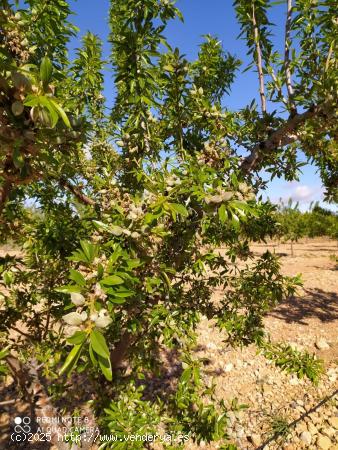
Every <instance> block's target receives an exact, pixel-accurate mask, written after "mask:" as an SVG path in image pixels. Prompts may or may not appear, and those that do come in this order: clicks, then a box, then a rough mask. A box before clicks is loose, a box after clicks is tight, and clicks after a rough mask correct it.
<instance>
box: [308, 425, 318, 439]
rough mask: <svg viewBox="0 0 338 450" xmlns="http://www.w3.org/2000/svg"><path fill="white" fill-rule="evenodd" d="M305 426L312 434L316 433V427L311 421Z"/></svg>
mask: <svg viewBox="0 0 338 450" xmlns="http://www.w3.org/2000/svg"><path fill="white" fill-rule="evenodd" d="M307 428H308V430H309V433H311V434H312V435H313V436H314V435H316V434H318V430H317V428H316V427H315V426H314V425H313V424H312V423H311V422H310V423H308V426H307Z"/></svg>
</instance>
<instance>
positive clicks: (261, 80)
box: [252, 3, 266, 114]
mask: <svg viewBox="0 0 338 450" xmlns="http://www.w3.org/2000/svg"><path fill="white" fill-rule="evenodd" d="M252 24H253V28H254V39H255V45H256V53H257V61H256V66H257V72H258V80H259V95H260V97H261V106H262V113H263V114H265V113H266V97H265V88H264V74H263V61H262V49H261V44H260V41H259V30H258V25H257V21H256V15H255V5H254V3H253V4H252Z"/></svg>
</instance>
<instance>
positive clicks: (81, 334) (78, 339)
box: [67, 331, 87, 345]
mask: <svg viewBox="0 0 338 450" xmlns="http://www.w3.org/2000/svg"><path fill="white" fill-rule="evenodd" d="M86 337H87V333H86V332H85V331H76V332H75V333H74V334H73V336H71V337H69V338H68V339H67V342H69V343H70V344H73V345H79V344H82V343H83V342H84V341H85V340H86Z"/></svg>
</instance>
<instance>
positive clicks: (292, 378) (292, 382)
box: [289, 377, 299, 386]
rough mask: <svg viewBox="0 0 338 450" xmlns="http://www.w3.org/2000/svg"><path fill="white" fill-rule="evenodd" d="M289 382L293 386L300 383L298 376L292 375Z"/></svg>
mask: <svg viewBox="0 0 338 450" xmlns="http://www.w3.org/2000/svg"><path fill="white" fill-rule="evenodd" d="M289 383H290V384H291V386H297V385H298V384H299V379H298V378H297V377H291V378H290V381H289Z"/></svg>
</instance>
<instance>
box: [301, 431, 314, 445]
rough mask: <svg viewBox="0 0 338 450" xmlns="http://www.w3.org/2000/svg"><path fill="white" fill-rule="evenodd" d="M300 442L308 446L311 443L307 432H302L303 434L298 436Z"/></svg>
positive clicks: (309, 434) (310, 437)
mask: <svg viewBox="0 0 338 450" xmlns="http://www.w3.org/2000/svg"><path fill="white" fill-rule="evenodd" d="M300 440H301V441H302V442H304V444H307V445H310V444H311V441H312V436H311V433H309V432H308V431H303V433H302V434H301V435H300Z"/></svg>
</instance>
